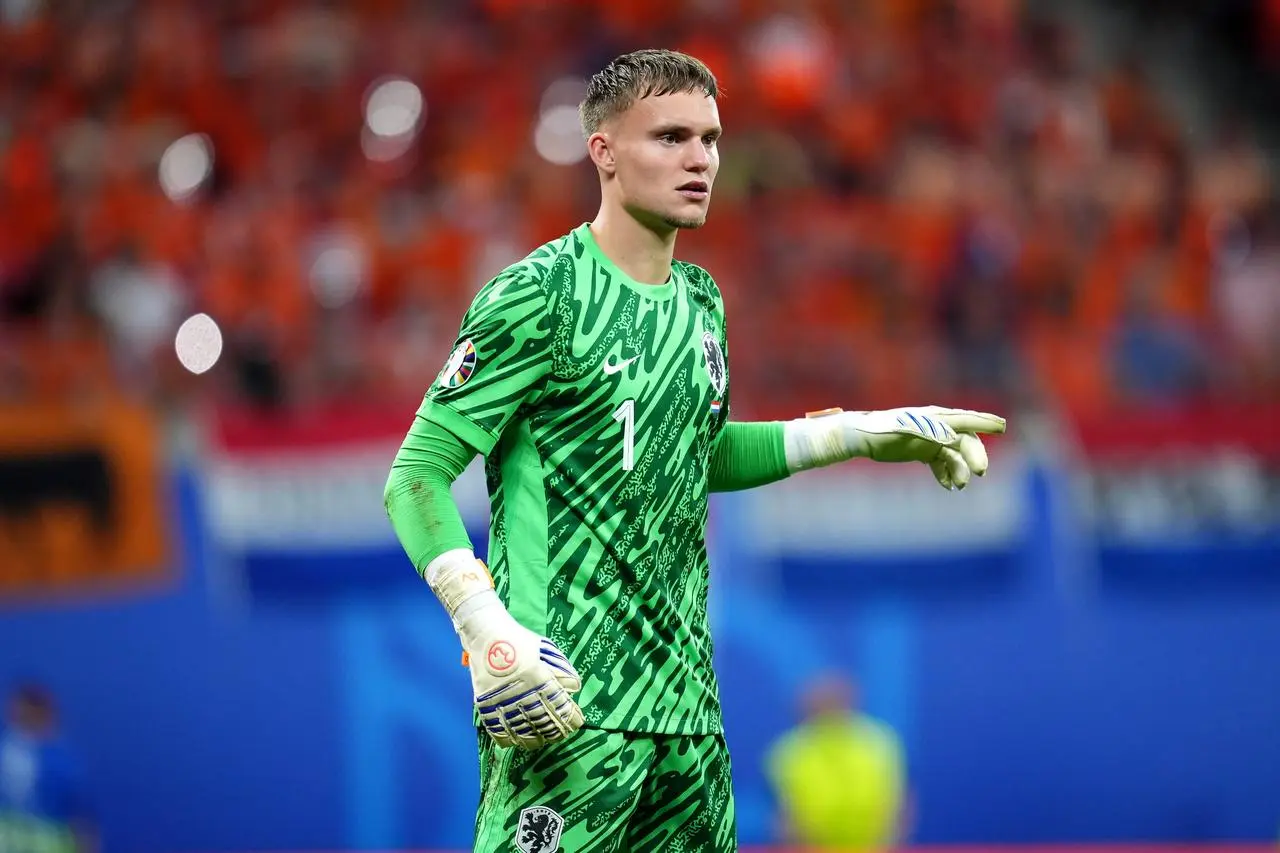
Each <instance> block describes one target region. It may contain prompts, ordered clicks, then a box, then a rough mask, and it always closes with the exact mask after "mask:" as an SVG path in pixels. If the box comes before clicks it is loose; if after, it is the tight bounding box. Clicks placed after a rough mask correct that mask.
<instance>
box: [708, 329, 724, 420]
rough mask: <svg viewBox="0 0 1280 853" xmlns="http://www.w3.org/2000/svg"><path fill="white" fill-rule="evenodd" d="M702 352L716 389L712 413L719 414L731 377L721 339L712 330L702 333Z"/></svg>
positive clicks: (712, 383) (713, 386)
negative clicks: (726, 365)
mask: <svg viewBox="0 0 1280 853" xmlns="http://www.w3.org/2000/svg"><path fill="white" fill-rule="evenodd" d="M702 354H703V356H704V357H705V358H706V362H707V376H709V377H711V387H712V388H713V389H714V390H715V397H714V398H713V399H712V401H711V413H712V414H715V415H718V414H720V406H721V404H722V403H723V401H724V389H725V386H726V385H727V384H728V379H729V377H728V370H727V368H726V367H725V363H724V351H723V350H722V349H720V340H719V339H718V338H717V337H716V336H715V335H713V334H712V333H711V332H704V333H703V335H702Z"/></svg>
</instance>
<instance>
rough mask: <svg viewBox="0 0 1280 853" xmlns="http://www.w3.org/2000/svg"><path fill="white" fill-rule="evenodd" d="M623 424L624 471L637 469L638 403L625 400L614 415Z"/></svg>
mask: <svg viewBox="0 0 1280 853" xmlns="http://www.w3.org/2000/svg"><path fill="white" fill-rule="evenodd" d="M613 419H614V420H615V421H620V422H621V423H622V470H623V471H630V470H631V469H632V468H634V467H636V401H635V400H625V401H623V403H622V405H621V406H619V407H618V408H617V410H615V411H614V413H613Z"/></svg>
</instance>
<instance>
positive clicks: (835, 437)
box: [786, 406, 1005, 489]
mask: <svg viewBox="0 0 1280 853" xmlns="http://www.w3.org/2000/svg"><path fill="white" fill-rule="evenodd" d="M1004 430H1005V420H1004V418H1002V417H1000V416H998V415H992V414H988V413H986V412H975V411H972V410H970V409H946V408H943V407H941V406H919V407H908V408H902V409H887V410H884V411H876V412H845V411H842V410H840V409H828V410H826V411H824V412H817V413H814V414H811V415H809V416H808V417H806V418H803V419H801V420H796V421H790V422H788V423H787V425H786V438H787V463H788V465H789V467H790V468H791V470H792V471H801V470H804V469H807V468H817V467H820V466H822V465H830V464H831V463H833V462H839V461H841V460H844V459H851V458H854V457H865V458H867V459H871V460H873V461H875V462H924V463H926V464H928V466H929V469H930V470H931V471H932V472H933V476H934V477H935V478H936V479H937V481H938V482H939V483H940V484H941V485H942V486H943V488H947V489H963V488H964V487H965V486H967V485H968V484H969V480H970V478H971V477H972V476H973V475H974V474H976V475H978V476H979V477H981V476H982V475H983V474H985V473H987V466H988V459H987V450H986V448H985V447H983V445H982V439H980V438H978V436H979V435H983V434H986V435H994V434H999V433H1002V432H1004Z"/></svg>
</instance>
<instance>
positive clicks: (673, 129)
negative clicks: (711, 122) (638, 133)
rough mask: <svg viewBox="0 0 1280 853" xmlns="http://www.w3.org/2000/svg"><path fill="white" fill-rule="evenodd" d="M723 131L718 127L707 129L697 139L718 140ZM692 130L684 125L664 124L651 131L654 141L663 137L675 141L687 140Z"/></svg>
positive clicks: (691, 134)
mask: <svg viewBox="0 0 1280 853" xmlns="http://www.w3.org/2000/svg"><path fill="white" fill-rule="evenodd" d="M723 132H724V131H723V130H722V129H721V128H720V127H709V128H707V129H706V130H704V131H703V132H702V133H700V134H698V136H699V137H704V136H710V137H711V138H712V139H719V138H720V136H721V134H722V133H723ZM693 135H694V133H693V128H691V127H689V126H688V125H686V124H664V125H659V126H658V127H656V128H654V129H653V137H654V139H661V138H662V137H664V136H674V137H676V138H677V139H688V138H689V137H690V136H693Z"/></svg>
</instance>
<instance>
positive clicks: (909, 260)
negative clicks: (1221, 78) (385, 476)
mask: <svg viewBox="0 0 1280 853" xmlns="http://www.w3.org/2000/svg"><path fill="white" fill-rule="evenodd" d="M10 6H11V7H12V8H11V9H10V11H9V12H7V13H6V16H5V17H0V397H3V398H5V399H9V400H13V399H18V400H28V399H32V398H43V399H50V398H54V399H64V398H68V397H70V398H77V397H81V396H84V395H91V394H121V395H126V396H133V397H140V398H143V399H146V400H148V401H152V402H154V403H155V404H157V405H165V406H184V405H188V404H192V403H202V402H205V401H231V402H246V403H250V404H253V405H258V406H264V407H286V408H290V407H292V408H306V407H308V406H311V405H316V404H323V403H330V404H331V403H343V404H346V403H348V402H352V401H357V402H370V403H377V404H382V403H388V402H389V403H393V404H400V403H401V402H403V403H405V404H406V405H411V404H412V402H413V401H414V400H415V399H416V398H417V397H419V396H420V395H421V394H422V392H423V391H424V390H425V387H426V385H427V384H428V383H429V382H430V381H431V380H432V379H433V378H434V376H435V374H436V373H437V372H438V370H439V369H440V366H441V365H442V364H443V361H444V359H445V357H446V355H447V353H448V351H449V349H450V346H451V343H452V340H453V336H454V334H455V332H456V330H457V326H458V321H459V319H460V317H461V313H462V311H463V310H464V309H465V307H466V305H467V303H468V302H469V299H470V296H471V294H473V293H474V292H475V291H476V290H477V289H478V287H479V286H480V285H481V284H482V283H483V281H484V280H486V279H487V278H489V277H490V276H492V275H493V274H495V273H496V272H497V271H498V270H499V269H500V268H501V267H502V266H504V265H505V264H507V263H510V262H512V261H514V260H516V259H518V258H519V257H521V256H523V255H524V254H525V253H527V252H528V251H529V250H531V249H532V248H533V247H535V246H536V245H538V244H539V243H540V242H542V241H545V240H547V239H550V238H553V237H555V236H557V235H559V234H562V233H564V232H566V231H567V230H569V229H570V228H572V227H574V226H575V225H577V224H578V223H580V222H582V221H584V220H586V219H589V218H591V216H592V215H593V214H594V212H595V205H596V201H597V186H596V179H595V176H594V174H593V173H592V171H591V168H590V166H589V164H588V163H587V162H585V161H578V162H576V163H567V164H558V163H555V162H551V161H549V160H548V159H546V158H545V157H544V156H543V155H542V154H540V153H539V150H538V148H537V146H536V145H535V144H534V140H535V129H536V127H537V125H538V122H539V116H540V113H541V111H542V110H544V108H545V105H546V98H547V93H548V91H549V88H554V87H553V84H556V83H557V81H560V85H562V86H563V85H564V81H570V85H569V89H572V85H571V84H572V81H573V80H579V81H580V80H581V79H583V78H585V77H587V76H589V75H590V74H591V73H592V72H593V71H594V70H596V69H597V68H599V67H600V66H601V65H602V64H603V63H604V62H606V61H607V60H608V59H609V58H611V57H612V56H614V55H616V54H618V53H621V52H625V51H627V50H631V49H634V48H637V47H645V46H669V47H674V48H679V49H683V50H686V51H688V52H691V53H693V54H695V55H697V56H699V57H701V58H702V59H704V60H705V61H706V62H707V63H708V64H709V65H710V66H711V68H712V69H713V71H715V73H716V74H717V75H718V76H719V78H720V81H721V83H722V85H723V88H724V97H723V99H722V102H721V115H722V119H723V121H724V125H725V129H726V133H725V137H724V140H723V143H722V156H723V158H724V162H723V165H722V170H721V173H720V177H719V180H718V181H717V184H716V188H715V192H714V196H713V201H712V207H711V217H710V221H709V224H708V225H707V227H706V228H704V229H703V230H702V231H700V232H696V233H687V234H685V235H683V236H682V237H681V239H680V244H679V246H678V255H679V256H681V257H684V258H686V259H688V260H691V261H694V262H697V263H700V264H702V265H703V266H705V267H707V268H708V269H709V270H710V271H711V272H712V274H713V275H714V276H715V277H716V279H717V280H718V282H719V284H720V286H721V289H722V290H723V291H724V293H725V296H726V300H727V302H728V310H729V323H730V326H729V329H730V369H731V376H732V381H733V383H734V385H733V387H734V401H735V410H736V412H738V413H739V414H744V413H745V414H747V415H749V416H756V417H770V416H776V417H790V416H794V415H795V414H796V413H797V412H799V411H803V410H805V409H814V408H822V407H825V406H830V405H841V406H844V407H846V408H855V407H872V406H881V405H902V404H910V403H922V402H955V403H976V402H986V401H993V403H995V402H1003V403H1005V404H1010V405H1040V406H1047V407H1053V408H1060V409H1064V410H1067V411H1069V412H1076V413H1082V414H1089V413H1096V412H1098V411H1100V410H1104V409H1107V408H1109V407H1114V406H1118V405H1122V404H1129V403H1134V402H1137V403H1152V404H1163V403H1169V402H1178V401H1187V400H1198V399H1202V398H1220V399H1228V400H1233V401H1238V400H1253V399H1258V398H1262V397H1268V396H1270V397H1274V396H1275V395H1276V393H1277V389H1278V388H1280V296H1277V285H1276V282H1277V276H1278V275H1280V239H1278V238H1280V229H1277V217H1276V216H1275V213H1274V207H1273V205H1274V202H1275V199H1273V198H1272V197H1271V193H1270V184H1271V180H1270V175H1269V172H1268V164H1267V161H1266V159H1265V157H1264V156H1263V152H1262V151H1261V149H1260V147H1259V146H1258V144H1257V142H1256V141H1255V140H1254V139H1253V138H1252V136H1251V134H1250V133H1249V130H1248V125H1247V123H1245V122H1229V123H1228V122H1224V123H1223V124H1222V125H1221V126H1217V127H1209V128H1196V129H1195V130H1196V131H1197V132H1196V133H1194V134H1192V133H1190V132H1188V129H1187V128H1185V127H1183V125H1182V123H1181V122H1180V121H1179V120H1178V119H1177V118H1176V117H1175V111H1174V110H1172V109H1171V107H1170V104H1171V99H1172V98H1173V96H1175V95H1176V94H1177V93H1170V92H1166V91H1161V90H1160V89H1158V88H1156V87H1154V86H1153V85H1152V84H1150V83H1149V82H1148V75H1147V74H1145V73H1144V70H1143V68H1142V67H1141V66H1140V65H1138V64H1137V63H1135V62H1131V61H1126V60H1125V58H1124V57H1120V58H1119V60H1118V61H1110V62H1105V63H1101V62H1097V61H1095V59H1094V58H1093V57H1092V56H1091V53H1092V52H1091V51H1089V50H1088V49H1087V48H1088V46H1089V41H1088V34H1087V33H1079V32H1075V31H1073V30H1071V29H1070V28H1068V27H1066V26H1064V25H1062V24H1059V23H1056V22H1053V21H1051V20H1036V19H1032V18H1031V17H1029V16H1028V15H1027V14H1026V11H1025V10H1024V9H1023V8H1022V7H1021V4H1019V3H1018V2H1017V0H986V1H985V2H941V0H893V2H888V0H885V2H861V3H846V2H839V1H838V0H806V2H780V0H611V2H609V3H595V2H588V0H541V2H538V0H485V2H478V1H477V2H457V0H454V1H453V2H443V1H441V2H432V3H429V4H420V3H412V2H408V0H366V1H365V2H361V3H358V4H357V3H350V4H344V3H324V2H301V0H297V1H295V0H227V2H218V3H196V2H178V0H173V2H166V0H140V2H87V0H82V1H81V2H67V3H58V4H52V3H47V4H46V3H40V2H32V3H28V4H21V3H19V4H10ZM389 75H394V76H397V77H402V78H404V79H406V80H408V81H411V82H412V83H414V84H416V86H417V87H419V89H420V91H421V94H422V98H423V107H422V117H421V121H420V123H419V125H418V126H417V127H416V129H415V131H414V134H413V137H412V139H411V140H410V143H409V144H407V145H405V146H403V150H398V151H397V152H393V155H392V156H382V155H377V154H373V153H371V150H370V148H369V145H368V144H367V142H368V140H367V138H366V137H367V128H366V127H365V109H366V99H367V96H368V92H369V91H370V87H371V86H373V85H374V84H375V83H376V81H378V80H381V79H385V78H387V77H388V76H389ZM187 134H203V135H204V136H203V138H205V139H207V141H208V145H209V148H210V150H211V151H212V153H213V163H214V166H213V169H212V172H211V175H210V177H209V178H208V180H207V181H205V182H204V183H203V184H202V185H201V186H200V188H199V190H198V192H195V193H192V194H190V195H188V196H186V197H183V198H175V197H174V195H173V193H172V192H166V191H165V188H164V187H163V186H162V184H161V182H160V181H159V180H158V179H157V175H158V168H159V164H160V162H161V159H162V157H163V156H164V154H165V152H166V150H167V149H168V148H169V146H171V145H172V144H173V142H174V140H175V139H178V138H181V137H183V136H184V135H187ZM335 247H336V250H337V251H336V254H335ZM198 311H199V312H207V313H208V314H209V315H210V316H211V317H213V318H214V320H216V322H217V323H218V325H219V326H220V328H221V329H222V332H223V336H224V342H225V350H224V352H223V356H222V358H221V360H220V361H219V363H218V364H217V366H216V367H215V368H214V370H212V371H211V372H210V373H208V374H204V375H201V376H192V375H190V374H188V373H186V371H184V370H183V369H182V368H181V366H180V365H179V364H178V362H177V360H176V359H175V357H174V351H173V335H174V330H175V329H176V328H177V326H178V324H179V323H180V322H181V321H182V320H183V319H184V318H185V317H186V316H188V315H190V314H192V313H194V312H198Z"/></svg>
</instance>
